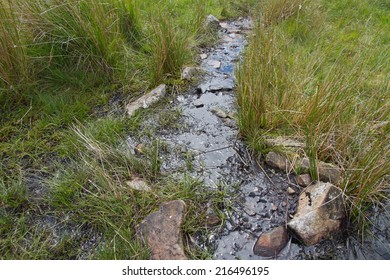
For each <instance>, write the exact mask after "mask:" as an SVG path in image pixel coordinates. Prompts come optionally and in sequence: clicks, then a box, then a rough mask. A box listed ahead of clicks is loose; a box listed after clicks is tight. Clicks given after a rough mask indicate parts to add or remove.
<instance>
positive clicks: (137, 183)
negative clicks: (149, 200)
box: [126, 177, 152, 192]
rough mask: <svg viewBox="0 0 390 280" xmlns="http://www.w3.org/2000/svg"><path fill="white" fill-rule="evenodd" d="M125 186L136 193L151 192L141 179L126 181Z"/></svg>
mask: <svg viewBox="0 0 390 280" xmlns="http://www.w3.org/2000/svg"><path fill="white" fill-rule="evenodd" d="M126 185H128V186H129V187H130V188H131V189H133V190H137V191H144V192H151V191H152V189H151V188H150V187H149V185H148V184H147V183H146V182H145V181H144V180H143V179H141V178H139V177H135V178H133V180H131V181H127V182H126Z"/></svg>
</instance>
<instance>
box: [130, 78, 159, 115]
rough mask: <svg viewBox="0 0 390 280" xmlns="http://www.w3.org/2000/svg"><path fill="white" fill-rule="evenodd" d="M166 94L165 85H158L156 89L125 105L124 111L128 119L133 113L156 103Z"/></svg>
mask: <svg viewBox="0 0 390 280" xmlns="http://www.w3.org/2000/svg"><path fill="white" fill-rule="evenodd" d="M165 93H166V85H164V84H162V85H159V86H158V87H157V88H155V89H153V90H152V91H150V92H148V93H147V94H145V95H144V96H142V97H140V98H138V99H137V100H136V101H134V102H132V103H130V104H127V106H126V111H127V114H128V115H129V117H131V116H132V115H134V113H135V112H136V111H137V110H138V109H141V108H144V109H146V108H148V107H149V106H151V105H152V104H154V103H156V102H158V101H159V100H160V99H161V98H162V97H164V96H165Z"/></svg>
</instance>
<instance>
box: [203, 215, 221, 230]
mask: <svg viewBox="0 0 390 280" xmlns="http://www.w3.org/2000/svg"><path fill="white" fill-rule="evenodd" d="M220 223H221V220H220V219H219V217H218V215H217V214H215V213H213V212H210V213H208V214H207V215H206V225H207V226H209V227H214V226H216V225H219V224H220Z"/></svg>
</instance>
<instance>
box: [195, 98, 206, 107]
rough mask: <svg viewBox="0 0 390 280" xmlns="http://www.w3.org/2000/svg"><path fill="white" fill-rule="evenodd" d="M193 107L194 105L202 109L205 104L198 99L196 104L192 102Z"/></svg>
mask: <svg viewBox="0 0 390 280" xmlns="http://www.w3.org/2000/svg"><path fill="white" fill-rule="evenodd" d="M192 105H194V106H195V108H202V107H203V106H204V103H203V102H202V101H201V100H199V99H196V100H194V102H192Z"/></svg>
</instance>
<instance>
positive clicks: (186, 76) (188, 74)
mask: <svg viewBox="0 0 390 280" xmlns="http://www.w3.org/2000/svg"><path fill="white" fill-rule="evenodd" d="M199 71H200V69H199V68H198V67H185V68H184V69H183V72H182V73H181V79H182V80H187V81H189V80H191V79H192V78H194V77H195V76H196V75H197V74H198V73H199Z"/></svg>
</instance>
